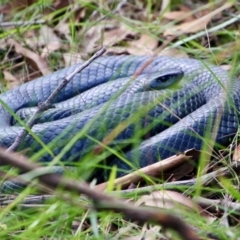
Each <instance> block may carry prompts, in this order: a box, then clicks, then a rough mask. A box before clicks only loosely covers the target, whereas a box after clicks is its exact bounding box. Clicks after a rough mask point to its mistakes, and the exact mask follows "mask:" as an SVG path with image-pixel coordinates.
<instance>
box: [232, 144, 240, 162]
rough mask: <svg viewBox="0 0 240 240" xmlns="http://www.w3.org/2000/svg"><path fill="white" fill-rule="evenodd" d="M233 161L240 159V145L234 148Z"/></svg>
mask: <svg viewBox="0 0 240 240" xmlns="http://www.w3.org/2000/svg"><path fill="white" fill-rule="evenodd" d="M233 161H240V145H237V146H236V148H235V149H234V153H233Z"/></svg>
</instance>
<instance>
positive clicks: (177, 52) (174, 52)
mask: <svg viewBox="0 0 240 240" xmlns="http://www.w3.org/2000/svg"><path fill="white" fill-rule="evenodd" d="M157 51H158V48H157V49H156V52H157ZM158 56H169V57H178V58H189V56H188V55H187V53H186V52H185V51H183V50H181V49H178V48H170V49H163V50H162V51H160V52H159V54H158Z"/></svg>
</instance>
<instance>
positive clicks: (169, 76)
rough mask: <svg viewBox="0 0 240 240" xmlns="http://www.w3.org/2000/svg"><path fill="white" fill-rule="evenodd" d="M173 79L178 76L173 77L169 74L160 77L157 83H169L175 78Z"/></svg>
mask: <svg viewBox="0 0 240 240" xmlns="http://www.w3.org/2000/svg"><path fill="white" fill-rule="evenodd" d="M173 77H176V75H172V74H168V75H164V76H161V77H158V78H157V79H156V81H157V82H160V83H161V82H167V81H169V79H171V78H173Z"/></svg>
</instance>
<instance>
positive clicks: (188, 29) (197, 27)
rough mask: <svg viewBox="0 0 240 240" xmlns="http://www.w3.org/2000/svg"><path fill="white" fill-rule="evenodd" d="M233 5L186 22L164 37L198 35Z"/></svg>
mask: <svg viewBox="0 0 240 240" xmlns="http://www.w3.org/2000/svg"><path fill="white" fill-rule="evenodd" d="M232 5H233V3H230V2H227V3H225V4H224V5H223V6H221V7H219V8H217V9H216V10H214V11H212V12H211V13H208V14H206V15H205V16H203V17H201V18H199V19H196V20H194V21H191V22H185V23H182V24H180V25H178V26H175V27H172V28H169V29H167V30H166V31H165V32H164V33H163V35H164V36H169V35H170V36H171V35H180V34H181V33H196V32H198V31H201V30H203V29H205V28H206V26H207V24H208V23H209V22H210V20H211V19H212V18H213V17H214V16H215V15H217V14H219V13H221V12H222V11H223V10H225V9H227V8H230V7H231V6H232Z"/></svg>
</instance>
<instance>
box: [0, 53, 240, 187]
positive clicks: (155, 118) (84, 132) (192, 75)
mask: <svg viewBox="0 0 240 240" xmlns="http://www.w3.org/2000/svg"><path fill="white" fill-rule="evenodd" d="M148 59H149V57H148V56H106V57H101V58H98V59H97V60H95V61H94V62H93V63H92V64H90V65H89V66H88V67H87V68H85V69H84V70H83V71H82V72H81V73H79V74H77V75H76V76H75V77H74V78H73V79H72V81H71V82H70V83H69V84H68V85H67V86H66V88H65V89H63V90H62V91H61V92H60V93H59V94H58V96H57V97H56V98H55V100H54V103H53V104H56V106H57V104H60V105H59V106H60V109H62V110H64V109H66V111H63V112H64V114H62V112H61V111H60V114H59V111H58V110H56V109H54V108H53V109H49V110H47V112H46V114H45V118H43V120H42V121H41V120H39V122H38V123H36V124H35V125H34V126H33V128H32V131H33V132H34V134H35V135H36V136H38V137H39V139H41V141H42V142H43V143H44V144H49V143H51V142H52V141H54V140H55V142H54V143H52V144H50V145H48V146H49V149H51V151H52V154H50V153H49V152H46V151H45V153H44V154H42V155H39V156H38V158H37V160H38V161H41V162H49V161H51V160H52V159H53V156H56V155H58V154H59V153H61V151H62V150H63V149H64V154H62V155H61V161H62V162H65V163H67V164H71V163H79V166H80V167H81V166H82V167H83V169H84V164H90V163H89V160H86V159H87V157H86V156H87V155H88V154H92V155H91V159H92V162H93V163H92V162H91V164H92V169H93V168H94V161H95V158H96V159H97V157H98V154H97V153H98V152H97V153H96V151H95V149H96V146H98V145H99V144H101V142H102V143H105V142H104V140H105V139H106V137H107V136H108V137H109V136H112V135H111V134H112V133H113V132H114V129H117V127H119V126H123V125H124V124H125V125H124V127H123V128H122V129H121V130H119V131H118V132H117V133H116V134H115V135H114V137H113V138H112V139H111V141H110V142H109V143H108V144H107V145H108V147H109V148H108V150H106V151H105V152H107V153H106V154H107V156H108V155H110V157H109V156H108V162H107V167H111V166H113V165H116V166H117V167H118V176H121V175H122V174H125V173H126V172H128V171H129V170H132V169H138V168H140V167H143V166H147V165H149V164H152V163H155V162H157V161H159V160H160V159H164V158H167V157H169V156H171V155H174V154H176V153H178V152H182V151H185V150H187V149H190V148H195V149H198V150H200V149H201V148H202V146H203V144H204V143H205V144H210V139H211V138H212V136H215V137H214V138H215V142H216V143H217V144H218V145H223V146H226V145H227V144H228V143H229V142H230V141H231V139H232V138H233V137H234V136H235V134H236V133H237V131H238V118H239V110H240V97H239V92H240V82H239V81H238V79H237V78H236V77H232V76H230V75H229V73H228V72H226V71H225V70H223V69H222V68H220V67H218V66H214V65H210V64H208V63H204V62H202V61H199V60H195V59H188V58H175V57H165V56H159V57H155V58H154V59H153V60H152V62H151V63H150V64H149V65H148V66H147V67H146V68H145V69H144V70H143V72H142V73H141V75H143V76H147V75H148V74H154V73H156V72H159V71H160V72H161V71H164V69H177V70H178V71H181V72H182V73H183V75H184V77H183V78H184V81H183V86H182V87H181V88H180V89H177V90H171V89H165V90H152V91H149V90H147V91H145V90H141V91H134V92H131V91H129V92H127V93H126V92H125V94H122V93H123V92H124V91H122V92H121V90H119V89H120V88H117V90H118V91H113V92H114V94H113V93H111V91H112V90H111V89H114V86H115V85H117V84H119V82H121V80H119V79H126V78H128V79H129V78H131V76H133V74H135V73H136V71H137V70H139V69H140V68H141V67H142V66H143V65H144V64H145V63H146V61H147V60H148ZM76 67H77V65H73V66H70V67H67V68H64V69H61V70H58V71H56V72H54V73H52V74H50V75H47V76H43V77H41V78H38V79H36V80H34V81H31V82H28V83H25V84H23V85H21V86H20V87H18V88H16V89H13V90H10V91H8V92H6V93H4V94H1V95H0V99H1V102H5V103H6V104H7V105H8V107H9V108H11V109H12V111H13V112H17V111H19V110H21V109H23V108H28V107H34V106H37V105H38V104H39V102H43V101H44V100H46V99H47V97H48V96H49V95H50V94H51V93H52V91H53V90H54V89H55V88H56V87H57V86H58V85H59V83H60V82H61V81H62V79H63V78H64V77H65V76H67V75H68V74H69V73H71V72H72V71H73V70H74V69H75V68H76ZM124 81H126V80H124ZM108 82H109V84H111V85H110V87H107V88H101V86H103V84H106V83H108ZM115 83H116V84H115ZM134 84H135V82H134V81H133V82H131V83H130V86H134ZM120 85H121V84H120ZM128 88H129V86H127V87H126V89H128ZM91 89H94V91H96V92H97V96H99V98H96V99H95V97H94V102H95V103H96V104H95V105H91V101H92V100H91V93H90V95H89V94H87V93H88V91H90V90H91ZM100 89H101V93H99V94H98V91H100ZM126 89H125V90H126ZM119 91H120V93H119V94H117V96H115V97H112V96H114V95H116V93H117V92H119ZM84 94H86V95H88V100H87V103H86V101H84V100H83V101H81V95H84ZM103 96H108V97H107V98H106V99H105V100H103V98H105V97H103ZM109 96H111V97H109ZM110 99H111V100H110ZM73 102H75V104H76V102H77V105H75V107H73V108H71V105H72V104H73ZM80 102H84V108H82V107H80V106H79V105H78V103H80ZM103 102H106V103H103ZM61 104H62V105H61ZM76 106H77V107H76ZM86 106H87V107H86ZM69 109H70V111H69ZM79 109H80V110H79ZM48 112H49V113H48ZM48 114H50V115H51V116H52V120H51V119H50V120H49V119H47V118H48V117H47V116H48ZM61 114H62V115H61ZM60 115H61V116H60ZM46 119H47V120H46ZM45 120H46V122H44V121H45ZM13 122H14V121H13V117H12V116H11V114H10V113H9V111H8V110H6V109H5V108H4V107H3V105H2V106H1V108H0V146H2V147H6V148H7V147H9V146H10V145H11V144H12V143H13V141H14V139H15V138H16V136H17V135H18V133H19V131H20V130H21V128H22V127H21V126H12V123H13ZM123 123H124V124H123ZM216 124H217V125H219V126H218V127H216ZM59 136H60V137H59ZM75 136H77V137H76V139H75V140H73V139H74V137H75ZM56 139H57V140H56ZM67 143H71V144H70V147H69V148H66V145H67ZM25 148H27V149H28V151H27V152H26V155H28V156H32V155H34V153H36V152H38V151H39V150H41V149H42V148H43V147H42V145H41V144H40V143H38V142H37V141H36V140H35V138H34V137H32V136H31V135H28V136H27V137H26V138H25V139H24V140H23V141H22V143H21V144H20V146H19V149H18V150H22V149H25ZM109 149H110V150H109ZM111 149H113V151H115V152H111ZM116 152H117V153H118V154H115V153H116ZM110 153H111V154H110ZM99 155H100V154H99ZM103 155H104V153H103ZM119 156H122V157H124V158H125V159H126V160H127V161H123V160H122V157H119ZM88 159H89V158H88ZM96 161H97V160H96ZM81 162H82V165H81ZM96 163H98V162H96ZM83 172H84V170H83ZM98 174H99V173H98ZM87 175H88V174H86V176H87ZM96 177H98V175H96ZM3 187H4V188H7V185H6V184H5V185H4V184H3Z"/></svg>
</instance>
